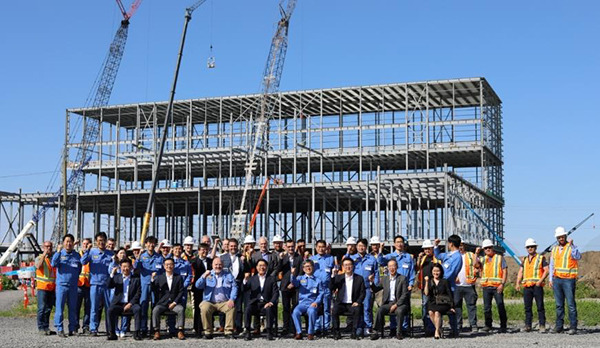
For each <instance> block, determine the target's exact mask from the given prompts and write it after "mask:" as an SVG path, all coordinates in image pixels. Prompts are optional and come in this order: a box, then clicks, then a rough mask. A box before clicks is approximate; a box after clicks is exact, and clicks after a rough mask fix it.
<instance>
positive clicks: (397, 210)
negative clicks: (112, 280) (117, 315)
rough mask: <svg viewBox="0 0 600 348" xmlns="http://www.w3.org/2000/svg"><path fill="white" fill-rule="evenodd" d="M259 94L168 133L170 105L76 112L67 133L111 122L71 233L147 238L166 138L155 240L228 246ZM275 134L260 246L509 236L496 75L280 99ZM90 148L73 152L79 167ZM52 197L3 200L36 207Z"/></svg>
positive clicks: (198, 109) (232, 100) (222, 102)
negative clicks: (277, 238) (215, 238)
mask: <svg viewBox="0 0 600 348" xmlns="http://www.w3.org/2000/svg"><path fill="white" fill-rule="evenodd" d="M259 97H260V96H259V95H243V96H228V97H215V98H202V99H194V100H182V101H176V102H175V104H174V108H173V118H172V121H171V123H170V126H169V127H168V128H167V129H163V127H162V126H161V125H162V124H163V121H164V117H166V115H165V112H166V107H167V103H166V102H160V103H159V102H157V103H141V104H131V105H116V106H109V107H104V108H99V109H71V110H67V114H66V118H67V119H66V122H67V124H68V125H69V127H68V128H69V133H72V132H74V130H75V127H74V126H73V125H74V124H76V123H83V124H85V122H86V120H87V119H89V118H96V119H99V120H100V121H101V129H100V136H99V140H98V143H97V144H96V146H95V152H94V155H93V157H92V159H91V161H90V162H89V163H88V164H87V165H86V167H85V173H86V176H85V190H84V191H81V192H79V193H78V194H77V197H76V206H75V209H76V214H75V218H76V222H75V223H73V224H72V226H73V231H71V232H72V233H75V234H76V235H77V236H78V237H79V238H81V237H84V236H85V237H89V236H92V235H93V234H94V233H95V232H98V231H105V232H107V233H108V234H109V236H113V237H115V238H116V239H117V240H119V241H120V242H121V243H122V242H124V241H127V240H136V239H138V238H139V236H140V231H141V227H142V216H143V214H144V212H145V206H146V203H147V199H148V194H149V191H150V183H151V180H152V172H153V166H154V163H155V158H156V156H157V149H158V144H159V139H160V136H161V134H162V132H165V131H166V132H168V133H167V135H168V140H167V144H166V148H165V154H164V158H163V166H161V170H160V173H159V177H160V181H159V184H158V189H157V196H156V204H155V208H154V214H153V216H154V218H153V222H152V226H151V230H150V232H149V234H150V235H155V236H157V237H159V238H168V239H171V240H173V241H175V242H177V241H182V240H183V238H184V237H185V236H188V235H193V236H194V237H196V238H198V236H200V235H203V234H209V235H219V236H221V237H226V236H228V235H229V231H230V229H231V228H230V227H231V224H232V219H233V215H234V211H235V210H236V209H238V206H239V204H240V201H239V200H240V198H241V190H242V188H243V185H244V183H243V180H244V174H245V173H244V165H245V160H246V156H247V152H248V151H247V149H248V147H249V146H250V143H251V141H252V120H253V117H254V116H255V115H253V114H252V111H253V110H256V108H255V103H257V102H258V100H259ZM268 126H269V128H268V135H267V136H268V139H267V140H268V142H267V143H268V146H267V147H266V148H261V149H260V156H259V166H257V169H256V176H255V182H254V183H253V185H254V186H253V190H252V194H251V195H250V201H249V202H248V204H247V206H248V207H249V208H248V210H249V211H252V210H254V208H255V206H256V201H257V198H258V196H259V194H260V193H261V190H262V189H263V187H265V182H266V181H269V180H271V181H270V185H268V189H267V190H266V192H265V196H264V197H265V198H264V200H263V202H262V204H261V205H260V207H259V208H258V214H257V218H256V225H255V228H254V229H253V231H252V233H253V234H254V235H255V236H256V237H258V236H263V235H264V236H268V237H269V238H271V237H272V236H274V235H276V234H279V235H282V236H284V238H286V239H287V238H290V239H298V238H304V239H306V241H307V243H308V244H309V245H311V244H312V243H314V242H315V241H316V240H318V239H325V240H327V241H331V242H333V243H334V245H340V244H343V243H344V241H345V239H346V238H347V237H348V236H351V235H352V236H356V237H365V238H368V237H371V236H374V235H377V236H379V237H380V238H381V239H382V240H385V241H391V240H392V238H393V236H394V235H397V234H401V235H403V236H405V237H407V238H408V239H409V241H411V242H416V241H421V240H423V239H434V238H440V239H442V240H443V239H444V238H446V237H447V236H448V235H449V234H453V233H457V234H459V235H461V236H462V237H463V238H464V239H465V241H467V242H468V243H470V244H475V243H480V242H481V240H482V239H484V238H490V237H491V235H490V231H489V230H488V229H487V228H485V227H484V224H483V223H482V220H483V221H484V222H485V224H487V225H488V226H490V227H491V228H492V229H493V230H494V231H495V232H497V233H498V234H499V235H500V236H502V235H503V207H504V201H503V159H502V112H501V101H500V99H499V97H498V96H497V95H496V93H495V92H494V90H493V89H492V88H491V86H490V85H489V83H488V82H487V81H486V80H485V79H484V78H466V79H455V80H440V81H426V82H415V83H397V84H387V85H376V86H362V87H349V88H334V89H319V90H305V91H294V92H282V93H279V94H278V106H277V110H276V114H275V117H274V118H272V119H271V120H270V122H269V125H268ZM80 128H81V127H80ZM79 132H81V130H79ZM71 138H74V139H80V138H81V136H79V135H77V134H75V135H74V134H67V139H71ZM78 146H79V144H77V143H75V142H69V143H68V144H67V147H68V149H69V152H70V153H71V159H73V157H74V156H73V154H74V153H75V151H76V149H77V147H78ZM48 196H49V195H44V194H20V195H4V196H2V198H1V202H2V204H12V203H17V204H19V205H20V206H27V205H32V206H33V205H35V204H41V202H43V201H44V199H46V198H47V197H48ZM11 202H12V203H11ZM23 213H24V212H23ZM478 217H480V218H481V219H482V220H480V219H478ZM249 218H250V217H249ZM50 227H51V226H50ZM7 233H8V232H7ZM38 233H40V234H41V233H45V236H49V235H50V234H51V230H50V231H49V232H48V231H44V229H41V228H40V226H38ZM41 238H43V236H38V239H41ZM9 239H10V238H9Z"/></svg>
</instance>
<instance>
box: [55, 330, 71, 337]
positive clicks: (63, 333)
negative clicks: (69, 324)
mask: <svg viewBox="0 0 600 348" xmlns="http://www.w3.org/2000/svg"><path fill="white" fill-rule="evenodd" d="M56 334H57V335H58V337H62V338H67V337H69V335H67V334H66V333H65V332H64V331H58V332H57V333H56Z"/></svg>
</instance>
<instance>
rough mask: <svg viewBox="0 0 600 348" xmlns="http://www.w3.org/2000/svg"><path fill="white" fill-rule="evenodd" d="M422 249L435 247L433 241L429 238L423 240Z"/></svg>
mask: <svg viewBox="0 0 600 348" xmlns="http://www.w3.org/2000/svg"><path fill="white" fill-rule="evenodd" d="M421 248H422V249H429V248H433V243H431V241H430V240H429V239H425V240H424V241H423V245H422V246H421Z"/></svg>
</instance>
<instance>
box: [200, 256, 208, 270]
mask: <svg viewBox="0 0 600 348" xmlns="http://www.w3.org/2000/svg"><path fill="white" fill-rule="evenodd" d="M200 261H202V264H203V265H204V269H205V270H208V263H207V262H206V257H205V258H203V259H200Z"/></svg>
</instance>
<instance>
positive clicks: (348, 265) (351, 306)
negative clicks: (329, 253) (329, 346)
mask: <svg viewBox="0 0 600 348" xmlns="http://www.w3.org/2000/svg"><path fill="white" fill-rule="evenodd" d="M342 270H343V271H344V274H340V275H336V276H335V277H333V279H332V280H331V283H330V284H329V289H331V292H332V293H335V292H336V291H337V298H336V299H335V302H334V304H333V311H332V314H333V331H334V333H333V339H335V340H339V339H340V338H341V337H342V335H341V334H340V315H346V316H348V322H349V323H350V330H351V332H352V334H351V338H352V339H358V335H356V328H357V327H358V324H359V323H360V319H361V318H362V316H363V305H362V304H363V301H364V300H365V281H364V280H363V277H361V276H359V275H357V274H354V261H353V260H352V259H351V258H349V257H347V258H344V260H343V261H342Z"/></svg>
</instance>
